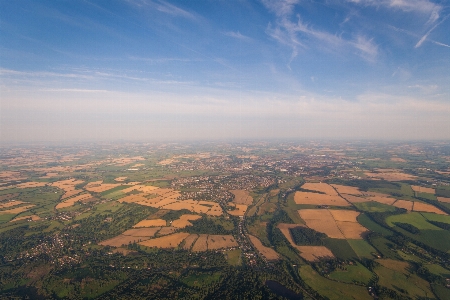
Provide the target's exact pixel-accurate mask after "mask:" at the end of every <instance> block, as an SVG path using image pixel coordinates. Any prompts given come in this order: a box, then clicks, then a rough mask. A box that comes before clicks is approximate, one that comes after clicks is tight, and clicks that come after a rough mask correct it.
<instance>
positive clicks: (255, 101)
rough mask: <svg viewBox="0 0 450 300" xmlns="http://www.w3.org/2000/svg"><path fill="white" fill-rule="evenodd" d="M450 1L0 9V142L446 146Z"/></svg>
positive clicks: (144, 0)
mask: <svg viewBox="0 0 450 300" xmlns="http://www.w3.org/2000/svg"><path fill="white" fill-rule="evenodd" d="M449 5H450V3H449V2H448V1H428V0H378V1H376V0H349V1H301V0H299V1H295V0H289V1H268V0H263V1H244V0H242V1H199V0H198V1H156V0H155V1H150V0H128V1H93V0H92V1H22V0H17V1H6V0H2V1H0V99H1V103H0V126H1V127H0V138H1V140H2V141H10V142H14V141H40V140H56V141H58V140H66V141H68V140H99V139H102V140H114V139H142V140H174V139H228V138H235V139H244V138H257V139H260V138H299V139H300V138H333V139H334V138H346V139H348V138H352V139H372V138H373V139H449V138H450V30H449V29H450V7H449Z"/></svg>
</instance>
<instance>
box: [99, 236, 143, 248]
mask: <svg viewBox="0 0 450 300" xmlns="http://www.w3.org/2000/svg"><path fill="white" fill-rule="evenodd" d="M148 239H149V238H148V237H135V236H131V235H122V234H120V235H118V236H115V237H113V238H111V239H108V240H104V241H102V242H100V243H98V244H99V245H102V246H113V247H121V246H122V245H128V244H129V243H134V242H136V243H138V242H139V240H141V241H144V240H148Z"/></svg>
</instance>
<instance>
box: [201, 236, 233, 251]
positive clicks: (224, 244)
mask: <svg viewBox="0 0 450 300" xmlns="http://www.w3.org/2000/svg"><path fill="white" fill-rule="evenodd" d="M237 246H238V243H237V242H236V240H235V239H234V237H233V236H232V235H211V234H210V235H209V236H208V250H216V249H223V248H230V247H237Z"/></svg>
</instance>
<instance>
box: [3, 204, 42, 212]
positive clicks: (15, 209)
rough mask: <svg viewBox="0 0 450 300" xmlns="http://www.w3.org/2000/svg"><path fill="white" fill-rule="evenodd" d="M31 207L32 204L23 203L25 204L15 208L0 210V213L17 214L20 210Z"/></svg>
mask: <svg viewBox="0 0 450 300" xmlns="http://www.w3.org/2000/svg"><path fill="white" fill-rule="evenodd" d="M32 207H34V205H33V204H31V205H25V206H21V207H16V208H11V209H8V210H2V211H0V214H19V213H21V212H24V211H27V210H29V209H30V208H32Z"/></svg>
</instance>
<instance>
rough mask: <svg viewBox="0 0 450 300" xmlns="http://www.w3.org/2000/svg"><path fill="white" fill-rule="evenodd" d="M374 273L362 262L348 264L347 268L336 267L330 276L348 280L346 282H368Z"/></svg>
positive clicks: (335, 278) (344, 280)
mask: <svg viewBox="0 0 450 300" xmlns="http://www.w3.org/2000/svg"><path fill="white" fill-rule="evenodd" d="M373 275H374V274H373V273H372V272H370V271H369V270H367V269H366V268H365V267H364V266H363V265H361V264H355V265H346V266H345V270H341V269H336V270H335V271H333V272H331V273H330V274H329V278H331V279H334V280H337V281H341V282H346V283H354V282H358V283H362V284H368V283H369V281H370V280H371V279H372V277H373Z"/></svg>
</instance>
